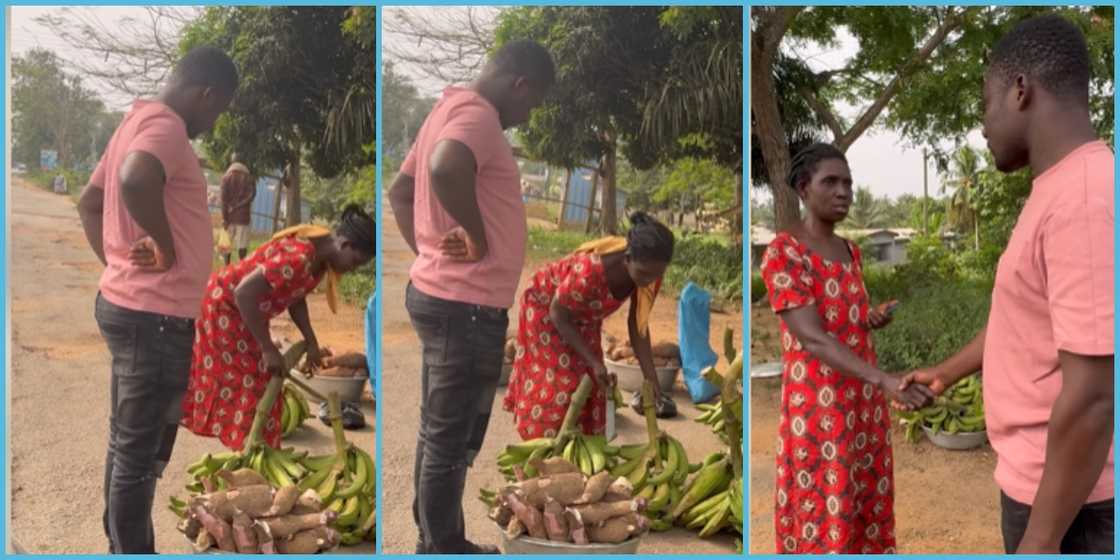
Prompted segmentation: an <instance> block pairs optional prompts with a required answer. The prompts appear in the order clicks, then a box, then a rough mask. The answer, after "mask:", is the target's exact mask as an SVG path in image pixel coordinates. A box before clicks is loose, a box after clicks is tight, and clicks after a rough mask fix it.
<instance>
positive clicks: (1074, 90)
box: [988, 14, 1090, 103]
mask: <svg viewBox="0 0 1120 560" xmlns="http://www.w3.org/2000/svg"><path fill="white" fill-rule="evenodd" d="M988 68H989V72H990V73H991V75H994V76H999V77H1001V78H1002V79H1003V80H1004V83H1005V84H1006V83H1008V82H1010V81H1011V80H1013V79H1014V78H1015V76H1017V75H1019V74H1023V75H1026V76H1029V77H1030V78H1032V79H1033V80H1035V81H1036V83H1038V84H1039V86H1041V87H1042V88H1044V89H1045V90H1047V91H1049V92H1051V93H1053V94H1055V95H1059V96H1062V97H1070V98H1077V99H1078V100H1084V101H1085V102H1086V103H1087V102H1088V99H1089V74H1090V66H1089V47H1088V46H1087V45H1086V42H1085V35H1084V34H1083V33H1082V32H1081V30H1080V29H1079V28H1078V27H1077V26H1076V25H1074V24H1073V22H1071V21H1069V20H1068V19H1066V18H1064V17H1062V16H1060V15H1057V14H1051V15H1045V16H1038V17H1033V18H1030V19H1027V20H1024V21H1022V22H1020V23H1019V24H1018V25H1016V26H1015V28H1014V29H1012V30H1011V31H1010V32H1008V33H1007V34H1006V35H1004V36H1003V37H1002V38H1001V39H1000V40H999V42H997V43H996V46H995V48H994V49H992V53H991V61H990V63H989V65H988Z"/></svg>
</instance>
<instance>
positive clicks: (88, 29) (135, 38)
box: [35, 6, 203, 97]
mask: <svg viewBox="0 0 1120 560" xmlns="http://www.w3.org/2000/svg"><path fill="white" fill-rule="evenodd" d="M143 9H144V10H145V16H146V17H145V18H136V17H126V18H122V19H121V20H118V21H115V22H112V24H108V25H107V24H106V23H105V22H103V21H102V20H101V18H100V17H98V14H97V9H96V8H71V7H66V8H61V9H60V12H59V13H58V14H54V13H51V14H46V15H43V16H40V17H37V18H35V22H37V23H38V24H40V25H42V26H44V27H46V28H47V29H49V30H50V31H51V32H53V33H54V34H55V35H56V36H57V37H58V38H59V39H61V40H63V41H64V42H65V43H67V44H68V45H70V46H71V47H73V48H74V49H77V50H78V51H80V52H82V53H83V55H84V56H78V57H74V58H73V59H71V60H67V61H66V63H67V66H68V67H70V68H71V69H73V70H76V71H77V72H79V73H80V74H81V75H82V76H84V77H86V78H87V79H89V80H91V81H94V82H98V83H100V84H101V85H103V86H105V87H107V88H108V89H111V90H113V91H115V92H118V93H121V94H123V95H125V96H128V97H145V96H151V95H153V94H155V93H156V92H157V91H159V88H160V86H161V85H162V84H163V82H164V81H165V80H166V78H167V76H168V74H169V73H170V72H171V68H172V66H173V65H174V63H175V60H177V58H178V46H179V38H180V37H181V34H182V31H183V29H184V27H185V26H186V25H187V24H188V23H190V22H192V21H194V20H195V19H196V18H198V17H199V16H200V15H201V14H202V11H203V8H201V7H178V6H145V7H144V8H143Z"/></svg>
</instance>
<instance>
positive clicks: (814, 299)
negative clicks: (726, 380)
mask: <svg viewBox="0 0 1120 560" xmlns="http://www.w3.org/2000/svg"><path fill="white" fill-rule="evenodd" d="M848 247H849V250H850V252H851V254H852V262H850V263H838V262H831V261H829V260H827V259H824V258H823V257H821V256H820V255H818V254H816V253H814V252H813V251H812V250H811V249H809V248H808V247H807V246H805V245H804V244H802V243H801V242H799V241H798V240H797V239H796V238H794V237H793V236H792V235H790V234H788V233H780V234H778V236H777V237H776V238H775V239H774V241H773V242H771V243H770V246H769V247H767V249H766V253H765V256H764V257H763V260H762V276H763V279H764V280H765V281H766V286H767V288H768V290H769V297H770V305H771V307H772V308H773V310H774V312H775V313H779V312H782V311H786V310H790V309H796V308H800V307H806V306H811V307H812V308H813V309H815V310H816V311H817V313H818V314H819V315H820V318H821V322H822V323H823V324H824V327H825V330H827V331H828V333H829V334H830V335H832V336H833V337H834V338H836V339H837V340H839V341H840V342H842V343H844V344H847V345H848V347H849V348H851V350H852V351H853V352H855V354H856V355H857V356H859V357H861V358H863V359H864V360H866V361H867V362H869V363H872V364H874V363H876V356H875V350H874V348H872V345H871V338H870V332H869V329H868V327H867V314H868V311H869V305H868V303H869V302H868V296H867V290H866V289H865V288H864V284H863V272H862V264H861V260H860V251H859V248H858V247H856V245H855V244H852V243H850V242H849V243H848ZM781 335H782V352H783V353H782V405H781V419H780V421H779V426H778V453H777V478H778V480H777V485H776V486H777V497H776V498H777V499H776V507H775V513H774V521H775V528H776V529H777V550H778V552H779V553H785V554H826V553H848V554H875V553H884V554H891V553H894V552H895V534H894V474H893V467H892V459H891V442H890V422H891V420H890V413H889V409H888V406H887V400H886V398H885V397H884V396H883V394H882V392H881V391H880V390H878V389H876V388H874V387H872V386H871V385H869V384H866V383H864V382H863V381H860V380H859V379H856V378H854V377H850V376H846V375H841V374H840V373H839V372H837V371H834V370H832V368H830V367H828V366H827V365H825V364H823V363H821V362H820V360H818V359H817V358H816V357H814V356H812V355H810V354H809V353H808V352H806V351H805V350H804V349H803V348H802V346H801V343H800V342H798V341H797V339H796V338H795V337H794V336H793V334H792V333H791V332H790V330H789V327H788V326H787V325H786V323H785V321H782V322H781Z"/></svg>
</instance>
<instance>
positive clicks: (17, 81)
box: [12, 49, 116, 167]
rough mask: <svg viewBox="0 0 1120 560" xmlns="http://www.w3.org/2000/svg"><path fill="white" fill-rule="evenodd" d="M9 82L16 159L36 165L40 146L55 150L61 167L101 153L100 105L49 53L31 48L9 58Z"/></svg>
mask: <svg viewBox="0 0 1120 560" xmlns="http://www.w3.org/2000/svg"><path fill="white" fill-rule="evenodd" d="M12 80H13V83H12V110H13V113H14V115H13V118H12V132H13V156H14V157H15V159H16V161H20V162H24V163H27V164H33V165H37V164H38V162H39V151H40V150H41V149H43V148H50V149H54V150H57V151H58V158H59V163H60V164H61V165H62V166H64V167H73V166H75V165H76V164H78V163H87V162H88V161H89V160H91V159H92V158H96V157H98V156H99V155H100V151H96V150H98V149H99V144H101V140H102V139H104V138H105V134H104V124H105V122H106V117H105V112H104V111H105V107H104V104H103V103H102V102H101V100H100V99H98V98H97V97H96V95H94V93H93V92H92V91H90V90H88V89H86V88H85V87H84V86H83V85H82V80H81V78H79V77H78V76H75V75H72V74H69V73H67V72H65V71H64V70H63V69H62V61H61V60H60V59H59V58H58V57H57V56H56V55H55V54H54V53H53V52H51V51H49V50H45V49H32V50H31V51H28V52H27V53H26V54H24V55H22V56H16V57H14V58H13V59H12ZM115 124H116V123H113V126H114V127H115ZM109 134H112V132H111V131H110V132H109ZM105 142H106V143H107V140H105ZM100 149H104V145H103V144H101V146H100Z"/></svg>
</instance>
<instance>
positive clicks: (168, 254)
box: [128, 237, 175, 272]
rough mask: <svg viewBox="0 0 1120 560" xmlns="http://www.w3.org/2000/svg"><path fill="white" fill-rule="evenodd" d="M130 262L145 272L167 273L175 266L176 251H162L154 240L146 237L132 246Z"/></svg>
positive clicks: (129, 256) (129, 253) (129, 254)
mask: <svg viewBox="0 0 1120 560" xmlns="http://www.w3.org/2000/svg"><path fill="white" fill-rule="evenodd" d="M128 261H129V262H130V263H132V265H133V266H135V267H137V268H139V269H140V270H142V271H144V272H167V271H168V270H171V267H172V266H174V265H175V250H174V249H170V250H164V249H160V247H159V245H157V244H156V242H155V240H154V239H152V238H151V237H145V238H143V239H141V240H139V241H137V242H136V243H133V244H132V248H131V249H130V250H129V252H128Z"/></svg>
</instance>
